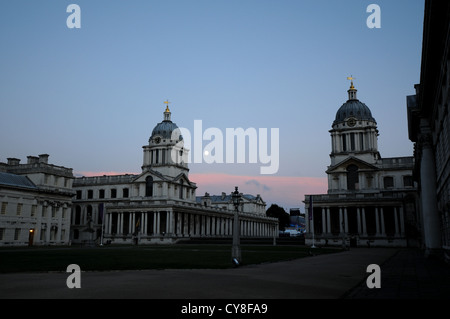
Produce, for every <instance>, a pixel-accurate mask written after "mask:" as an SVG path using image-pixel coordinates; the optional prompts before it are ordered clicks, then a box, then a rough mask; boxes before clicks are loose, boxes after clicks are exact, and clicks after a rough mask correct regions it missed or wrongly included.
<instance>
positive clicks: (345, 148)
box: [342, 134, 347, 152]
mask: <svg viewBox="0 0 450 319" xmlns="http://www.w3.org/2000/svg"><path fill="white" fill-rule="evenodd" d="M342 150H343V151H344V152H345V151H347V136H346V135H345V134H343V135H342Z"/></svg>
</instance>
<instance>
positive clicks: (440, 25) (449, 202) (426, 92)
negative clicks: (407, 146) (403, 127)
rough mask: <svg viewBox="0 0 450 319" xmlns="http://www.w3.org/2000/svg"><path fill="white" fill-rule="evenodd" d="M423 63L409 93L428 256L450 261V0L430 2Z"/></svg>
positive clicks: (424, 37)
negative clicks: (418, 77)
mask: <svg viewBox="0 0 450 319" xmlns="http://www.w3.org/2000/svg"><path fill="white" fill-rule="evenodd" d="M422 43H423V47H422V64H421V69H420V70H421V74H420V84H416V85H415V89H416V94H415V95H411V96H408V97H407V116H408V131H409V139H410V140H411V141H413V142H414V158H415V165H414V174H413V178H414V180H415V181H416V182H417V183H418V189H419V198H420V211H421V216H422V222H423V231H422V232H423V238H424V242H423V248H424V249H425V252H426V255H435V254H437V255H440V256H442V253H445V256H446V258H447V260H450V117H449V100H450V49H449V46H450V2H449V1H435V0H427V1H425V15H424V29H423V41H422Z"/></svg>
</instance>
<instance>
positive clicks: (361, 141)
mask: <svg viewBox="0 0 450 319" xmlns="http://www.w3.org/2000/svg"><path fill="white" fill-rule="evenodd" d="M359 149H360V150H361V151H363V150H364V134H363V133H360V134H359Z"/></svg>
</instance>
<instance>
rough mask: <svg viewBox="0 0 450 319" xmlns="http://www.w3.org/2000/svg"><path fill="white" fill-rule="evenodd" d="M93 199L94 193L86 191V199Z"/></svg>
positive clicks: (89, 190)
mask: <svg viewBox="0 0 450 319" xmlns="http://www.w3.org/2000/svg"><path fill="white" fill-rule="evenodd" d="M92 198H94V191H93V190H92V189H88V199H92Z"/></svg>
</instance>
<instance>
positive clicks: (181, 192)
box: [180, 180, 183, 199]
mask: <svg viewBox="0 0 450 319" xmlns="http://www.w3.org/2000/svg"><path fill="white" fill-rule="evenodd" d="M180 199H183V180H180Z"/></svg>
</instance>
